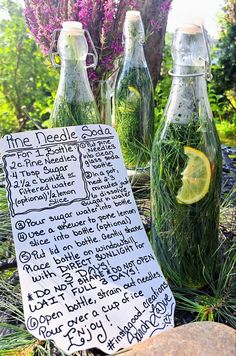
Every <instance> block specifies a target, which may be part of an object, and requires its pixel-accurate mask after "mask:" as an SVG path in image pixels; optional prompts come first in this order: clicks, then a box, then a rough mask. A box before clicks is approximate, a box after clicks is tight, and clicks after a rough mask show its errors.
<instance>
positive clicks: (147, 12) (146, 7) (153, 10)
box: [141, 0, 168, 88]
mask: <svg viewBox="0 0 236 356" xmlns="http://www.w3.org/2000/svg"><path fill="white" fill-rule="evenodd" d="M162 3H163V0H143V6H142V10H141V14H142V19H143V23H144V27H145V29H146V31H148V30H149V29H150V21H151V20H152V19H158V20H159V19H160V13H161V19H160V20H159V21H160V25H161V27H160V29H159V30H155V29H154V31H152V29H151V31H152V34H151V35H150V36H148V40H147V42H146V44H145V47H144V50H145V56H146V60H147V64H148V68H149V70H150V74H151V77H152V82H153V87H154V88H155V87H156V85H157V82H158V80H159V77H160V70H161V62H162V53H163V48H164V43H165V33H166V25H167V18H168V12H166V13H164V14H163V12H161V11H160V5H161V4H162Z"/></svg>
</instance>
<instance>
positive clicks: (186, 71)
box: [166, 65, 212, 124]
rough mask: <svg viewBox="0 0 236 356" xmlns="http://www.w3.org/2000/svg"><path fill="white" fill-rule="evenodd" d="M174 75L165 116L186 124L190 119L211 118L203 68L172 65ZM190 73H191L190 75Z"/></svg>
mask: <svg viewBox="0 0 236 356" xmlns="http://www.w3.org/2000/svg"><path fill="white" fill-rule="evenodd" d="M173 73H174V76H173V81H172V86H171V92H170V96H169V100H168V104H167V108H166V118H167V120H170V121H172V122H178V123H180V124H188V122H189V121H190V120H198V119H199V118H200V119H202V118H206V117H208V118H212V113H211V109H210V104H209V100H208V95H207V85H206V79H205V76H204V74H202V75H201V73H204V68H203V67H200V66H183V65H174V70H173ZM190 74H192V75H190Z"/></svg>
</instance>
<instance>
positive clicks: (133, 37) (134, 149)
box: [114, 11, 154, 173]
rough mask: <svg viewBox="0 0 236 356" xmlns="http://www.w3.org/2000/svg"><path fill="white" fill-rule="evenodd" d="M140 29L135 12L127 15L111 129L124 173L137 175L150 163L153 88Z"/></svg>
mask: <svg viewBox="0 0 236 356" xmlns="http://www.w3.org/2000/svg"><path fill="white" fill-rule="evenodd" d="M144 37H145V34H144V27H143V23H142V19H141V15H140V12H139V11H127V13H126V18H125V22H124V39H125V54H124V62H123V65H122V67H121V69H120V71H119V74H118V78H117V82H116V87H115V98H114V107H115V112H114V114H115V115H114V118H115V129H116V131H117V133H118V136H119V140H120V144H121V150H122V154H123V158H124V161H125V165H126V168H127V170H128V173H131V170H133V171H134V172H135V173H138V172H139V173H141V172H143V170H145V169H147V167H148V165H149V161H150V149H151V143H152V134H153V120H154V114H153V112H154V104H153V87H152V81H151V77H150V73H149V70H148V67H147V63H146V60H145V56H144V50H143V43H144Z"/></svg>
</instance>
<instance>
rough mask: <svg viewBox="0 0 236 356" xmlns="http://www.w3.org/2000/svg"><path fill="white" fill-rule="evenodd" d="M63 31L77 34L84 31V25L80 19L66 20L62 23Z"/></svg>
mask: <svg viewBox="0 0 236 356" xmlns="http://www.w3.org/2000/svg"><path fill="white" fill-rule="evenodd" d="M62 31H63V32H66V33H67V34H70V35H75V34H78V33H81V32H82V31H83V25H82V23H81V22H78V21H65V22H63V23H62Z"/></svg>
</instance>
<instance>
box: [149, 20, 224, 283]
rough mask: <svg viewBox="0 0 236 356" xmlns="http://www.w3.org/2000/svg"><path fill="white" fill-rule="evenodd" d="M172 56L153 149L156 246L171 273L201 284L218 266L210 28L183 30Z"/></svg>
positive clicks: (217, 170) (217, 174)
mask: <svg viewBox="0 0 236 356" xmlns="http://www.w3.org/2000/svg"><path fill="white" fill-rule="evenodd" d="M172 56H173V59H174V68H173V72H171V74H172V75H173V82H172V87H171V93H170V96H169V100H168V103H167V106H166V109H165V112H164V117H163V119H162V121H161V123H160V126H159V128H158V131H157V134H156V136H155V139H154V144H153V150H152V164H151V177H152V181H151V194H152V246H153V248H154V250H155V252H156V254H157V257H158V259H159V261H160V264H161V266H162V269H163V272H164V273H165V274H166V277H167V278H169V279H170V280H171V279H172V281H174V282H175V283H176V281H177V283H179V284H181V285H185V286H188V287H189V286H190V287H193V288H202V287H203V286H204V285H205V284H206V279H207V278H210V276H212V275H214V273H215V272H216V259H217V247H218V222H219V206H220V191H221V174H222V172H221V169H222V168H221V165H222V162H221V160H222V159H221V146H220V143H219V139H218V135H217V131H216V128H215V124H214V121H213V118H212V112H211V109H210V104H209V101H208V96H207V86H206V78H209V77H210V76H211V75H210V56H209V47H208V42H207V35H206V32H205V29H204V28H203V27H202V26H196V25H186V26H183V27H181V28H179V29H178V30H177V31H176V33H175V37H174V42H173V50H172Z"/></svg>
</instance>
